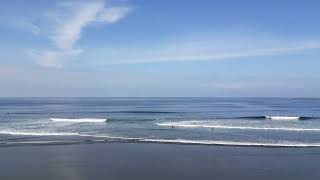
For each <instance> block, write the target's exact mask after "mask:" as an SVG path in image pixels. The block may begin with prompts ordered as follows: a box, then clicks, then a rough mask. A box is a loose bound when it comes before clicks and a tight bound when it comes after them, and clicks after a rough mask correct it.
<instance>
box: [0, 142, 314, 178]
mask: <svg viewBox="0 0 320 180" xmlns="http://www.w3.org/2000/svg"><path fill="white" fill-rule="evenodd" d="M0 157H1V161H0V179H1V180H7V179H10V180H15V179H24V180H29V179H30V180H31V179H32V180H38V179H39V180H40V179H47V180H50V179H62V180H63V179H68V180H72V179H77V180H87V179H120V180H121V179H130V180H134V179H137V180H138V179H181V180H182V179H184V180H189V179H190V180H191V179H246V180H248V179H260V180H263V179H281V180H285V179H288V180H289V179H290V180H293V179H318V178H319V177H320V171H319V165H320V152H319V148H265V147H238V146H214V145H211V146H206V145H179V144H156V143H118V142H115V143H88V144H73V145H42V146H34V145H32V146H15V147H1V148H0Z"/></svg>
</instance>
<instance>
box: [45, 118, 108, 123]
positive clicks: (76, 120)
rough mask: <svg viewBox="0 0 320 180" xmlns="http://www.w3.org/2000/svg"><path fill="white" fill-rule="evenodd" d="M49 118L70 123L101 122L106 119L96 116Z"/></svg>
mask: <svg viewBox="0 0 320 180" xmlns="http://www.w3.org/2000/svg"><path fill="white" fill-rule="evenodd" d="M50 120H51V121H55V122H72V123H82V122H90V123H101V122H106V121H107V119H96V118H78V119H67V118H50Z"/></svg>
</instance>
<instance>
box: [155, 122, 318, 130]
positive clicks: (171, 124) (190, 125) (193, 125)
mask: <svg viewBox="0 0 320 180" xmlns="http://www.w3.org/2000/svg"><path fill="white" fill-rule="evenodd" d="M196 123H197V124H196ZM205 123H207V124H205ZM156 124H157V125H158V126H168V127H184V128H214V129H242V130H278V131H320V129H319V128H293V127H253V126H227V125H212V124H208V122H207V121H181V122H169V123H156Z"/></svg>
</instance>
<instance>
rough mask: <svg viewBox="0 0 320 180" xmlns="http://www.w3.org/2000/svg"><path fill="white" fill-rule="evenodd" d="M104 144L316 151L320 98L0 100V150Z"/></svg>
mask: <svg viewBox="0 0 320 180" xmlns="http://www.w3.org/2000/svg"><path fill="white" fill-rule="evenodd" d="M108 142H123V143H126V142H137V143H167V144H195V145H232V146H262V147H320V99H317V98H208V97H206V98H182V97H181V98H171V97H170V98H158V97H150V98H131V97H130V98H100V97H99V98H1V99H0V146H21V145H23V146H26V145H52V144H60V145H63V144H76V143H88V144H89V143H108Z"/></svg>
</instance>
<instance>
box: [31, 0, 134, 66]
mask: <svg viewBox="0 0 320 180" xmlns="http://www.w3.org/2000/svg"><path fill="white" fill-rule="evenodd" d="M129 11H130V8H129V7H126V6H119V7H118V6H111V7H109V6H107V4H106V3H105V2H104V1H67V2H63V3H60V4H58V5H57V7H56V9H55V12H54V13H52V12H51V13H48V14H50V19H51V20H52V21H51V22H49V25H51V26H52V29H50V30H49V31H50V32H49V33H48V34H49V35H48V38H49V39H50V40H51V41H52V42H53V44H54V46H55V49H50V50H48V49H46V50H29V51H28V52H27V53H28V54H29V55H30V56H31V58H33V59H34V61H35V62H36V63H37V64H39V65H42V66H46V67H56V68H60V67H62V66H63V61H64V60H65V59H68V58H70V57H74V56H77V55H78V54H80V53H81V52H82V50H81V49H77V48H75V46H76V43H77V41H78V40H79V39H80V38H81V36H82V31H83V30H84V28H86V27H87V26H88V25H90V24H92V23H104V24H110V23H115V22H117V21H119V20H120V19H122V18H124V17H125V16H126V15H127V13H128V12H129Z"/></svg>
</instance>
